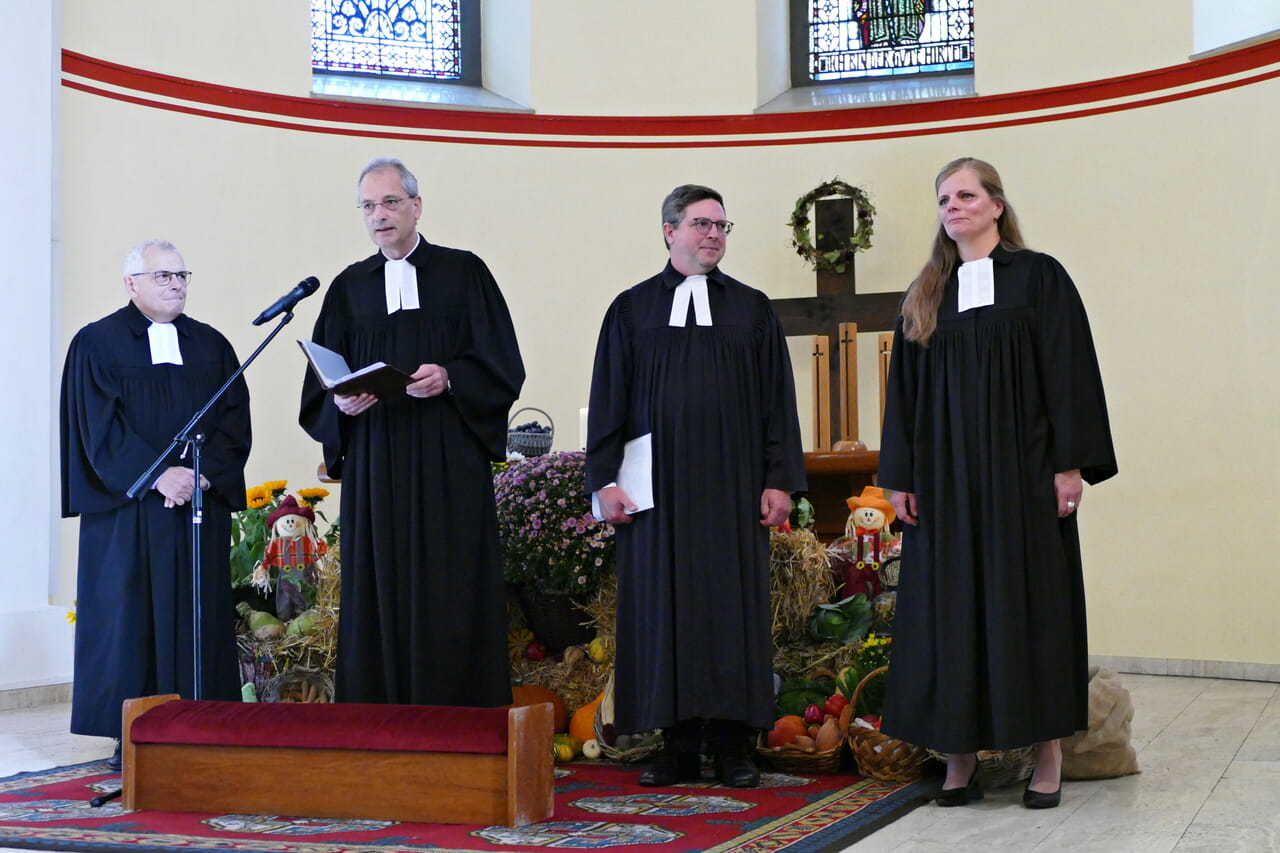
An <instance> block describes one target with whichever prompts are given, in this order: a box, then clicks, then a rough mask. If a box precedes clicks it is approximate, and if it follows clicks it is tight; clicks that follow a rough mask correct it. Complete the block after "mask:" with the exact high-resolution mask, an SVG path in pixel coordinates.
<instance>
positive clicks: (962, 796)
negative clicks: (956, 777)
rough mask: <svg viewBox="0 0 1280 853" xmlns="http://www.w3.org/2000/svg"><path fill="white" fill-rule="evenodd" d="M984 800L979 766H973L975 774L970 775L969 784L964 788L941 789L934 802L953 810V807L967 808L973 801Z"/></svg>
mask: <svg viewBox="0 0 1280 853" xmlns="http://www.w3.org/2000/svg"><path fill="white" fill-rule="evenodd" d="M981 799H982V781H981V780H980V779H979V778H978V765H976V764H975V765H974V766H973V772H972V773H970V774H969V784H968V785H965V786H964V787H963V788H939V789H938V795H937V796H936V797H934V798H933V801H934V802H935V803H937V804H938V805H940V806H942V807H943V808H951V807H952V806H965V805H968V804H969V802H970V801H971V800H972V801H973V802H977V801H978V800H981Z"/></svg>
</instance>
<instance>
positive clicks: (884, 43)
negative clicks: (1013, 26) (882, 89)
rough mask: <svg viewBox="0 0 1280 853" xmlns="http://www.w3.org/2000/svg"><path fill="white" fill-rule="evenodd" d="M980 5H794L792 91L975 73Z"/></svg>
mask: <svg viewBox="0 0 1280 853" xmlns="http://www.w3.org/2000/svg"><path fill="white" fill-rule="evenodd" d="M972 70H973V0H791V85H792V86H811V85H814V84H817V83H829V82H833V81H842V80H844V81H850V80H867V79H873V78H883V77H901V76H903V75H921V74H934V73H947V74H955V73H957V72H960V73H965V72H968V73H972Z"/></svg>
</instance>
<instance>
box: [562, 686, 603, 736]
mask: <svg viewBox="0 0 1280 853" xmlns="http://www.w3.org/2000/svg"><path fill="white" fill-rule="evenodd" d="M603 701H604V691H601V692H600V695H599V696H597V697H596V698H595V699H593V700H591V701H590V702H588V703H587V704H585V705H583V706H582V707H581V708H579V709H578V710H576V711H574V712H573V718H572V719H571V720H569V734H571V735H573V736H574V737H576V738H577V739H578V740H580V741H582V742H583V743H586V742H587V741H589V740H591V739H592V738H594V737H595V736H596V711H597V710H598V709H599V708H600V703H601V702H603Z"/></svg>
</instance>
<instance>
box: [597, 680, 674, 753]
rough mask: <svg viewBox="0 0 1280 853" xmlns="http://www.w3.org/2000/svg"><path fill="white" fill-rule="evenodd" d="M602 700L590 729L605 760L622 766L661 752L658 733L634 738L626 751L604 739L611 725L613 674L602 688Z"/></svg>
mask: <svg viewBox="0 0 1280 853" xmlns="http://www.w3.org/2000/svg"><path fill="white" fill-rule="evenodd" d="M603 692H604V699H602V700H601V701H600V705H599V707H598V708H596V716H595V719H594V720H593V721H592V728H594V729H595V733H596V741H597V742H598V743H599V744H600V751H601V753H603V754H604V756H605V758H611V759H613V760H614V761H621V762H622V763H623V764H631V763H632V762H635V761H644V760H645V759H647V758H650V757H652V756H654V755H657V754H658V753H659V752H661V751H662V734H661V732H660V731H658V732H653V733H649V734H647V735H644V736H636V738H635V741H636V743H635V745H634V746H631V747H630V748H628V749H618V748H617V747H616V746H614V745H613V744H610V743H609V742H608V741H607V740H606V739H605V736H604V735H605V733H604V727H605V726H612V725H613V673H612V672H610V673H609V680H608V682H606V683H605V686H604V691H603Z"/></svg>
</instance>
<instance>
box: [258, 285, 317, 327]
mask: <svg viewBox="0 0 1280 853" xmlns="http://www.w3.org/2000/svg"><path fill="white" fill-rule="evenodd" d="M319 289H320V279H318V278H316V277H315V276H313V275H309V276H307V277H306V278H304V279H303V280H302V281H300V282H298V286H297V287H295V288H294V289H293V290H290V291H289V292H288V293H286V294H285V295H284V296H281V297H280V298H279V299H277V300H276V301H275V302H272V303H271V307H270V308H268V309H267V310H265V311H263V312H262V313H261V314H259V315H258V316H257V318H256V319H255V320H254V321H253V325H255V326H261V325H262V324H263V323H265V322H267V321H268V320H270V319H272V318H274V317H278V316H280V315H281V314H283V313H284V312H286V311H292V310H293V306H295V305H297V304H298V303H299V302H301V301H302V300H304V299H306V298H307V297H308V296H310V295H311V294H313V293H315V292H316V291H317V290H319Z"/></svg>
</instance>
